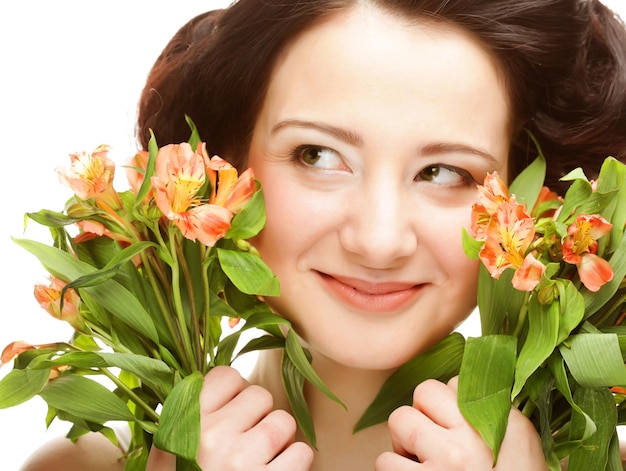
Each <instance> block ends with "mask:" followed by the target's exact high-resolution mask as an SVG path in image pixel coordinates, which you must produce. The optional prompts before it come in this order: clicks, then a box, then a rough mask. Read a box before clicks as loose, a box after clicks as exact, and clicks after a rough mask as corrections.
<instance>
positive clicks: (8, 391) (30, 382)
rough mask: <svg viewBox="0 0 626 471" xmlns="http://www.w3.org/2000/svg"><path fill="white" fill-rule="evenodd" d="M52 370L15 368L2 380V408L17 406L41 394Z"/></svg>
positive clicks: (0, 406) (0, 381)
mask: <svg viewBox="0 0 626 471" xmlns="http://www.w3.org/2000/svg"><path fill="white" fill-rule="evenodd" d="M48 376H50V370H49V369H47V370H31V369H25V370H16V369H13V370H11V371H10V372H9V373H7V375H6V376H5V377H4V378H2V380H0V409H6V408H8V407H13V406H17V405H18V404H22V403H23V402H26V401H28V400H29V399H30V398H32V397H33V396H36V395H37V394H39V392H40V391H41V390H42V388H43V387H44V386H45V384H46V381H48Z"/></svg>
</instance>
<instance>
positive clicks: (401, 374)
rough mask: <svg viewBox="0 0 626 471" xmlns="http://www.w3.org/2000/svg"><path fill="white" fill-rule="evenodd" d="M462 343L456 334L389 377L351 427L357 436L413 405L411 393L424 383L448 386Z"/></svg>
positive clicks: (456, 366)
mask: <svg viewBox="0 0 626 471" xmlns="http://www.w3.org/2000/svg"><path fill="white" fill-rule="evenodd" d="M464 347H465V339H464V338H463V336H462V335H461V334H459V333H458V332H454V333H452V334H450V335H448V336H447V337H446V338H444V339H443V340H442V341H441V342H439V343H438V344H437V345H435V346H434V347H433V348H431V349H430V350H428V351H427V352H425V353H422V354H421V355H417V356H416V357H414V358H412V359H411V360H409V361H408V362H406V363H405V364H404V365H402V366H401V367H400V368H398V369H397V370H396V372H395V373H394V374H392V375H391V376H390V377H389V378H388V379H387V381H385V384H383V387H382V388H381V389H380V391H379V392H378V394H377V396H376V397H375V398H374V400H373V401H372V403H371V404H370V405H369V406H368V408H367V409H366V410H365V412H364V413H363V415H362V416H361V418H360V419H359V421H358V422H357V424H356V425H355V427H354V432H355V433H356V432H358V431H360V430H363V429H365V428H367V427H371V426H372V425H376V424H379V423H381V422H385V421H386V420H387V419H388V418H389V415H390V414H391V413H392V412H393V411H394V410H395V409H397V408H398V407H400V406H404V405H410V404H412V403H413V390H414V389H415V387H416V386H417V385H418V384H420V383H421V382H423V381H425V380H427V379H438V380H439V381H444V382H447V381H448V380H450V378H452V377H453V376H456V375H457V374H458V373H459V369H460V368H461V358H462V356H463V349H464Z"/></svg>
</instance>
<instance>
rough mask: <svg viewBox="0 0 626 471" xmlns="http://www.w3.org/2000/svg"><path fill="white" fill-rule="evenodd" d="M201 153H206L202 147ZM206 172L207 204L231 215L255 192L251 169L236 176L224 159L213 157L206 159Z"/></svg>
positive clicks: (234, 169) (239, 209) (233, 169)
mask: <svg viewBox="0 0 626 471" xmlns="http://www.w3.org/2000/svg"><path fill="white" fill-rule="evenodd" d="M203 146H204V144H203ZM203 151H204V152H206V151H205V150H204V147H203ZM206 170H207V176H208V178H209V181H210V182H211V197H210V199H209V202H210V203H212V204H217V205H220V206H224V207H225V208H228V209H229V210H230V211H231V212H233V213H237V212H239V211H241V208H243V207H244V206H245V205H246V203H247V202H248V201H250V198H252V195H253V194H254V192H255V191H256V184H255V182H254V173H253V172H252V169H248V170H246V171H245V172H244V173H242V174H241V175H240V176H237V169H236V168H235V167H233V166H232V165H231V164H229V163H228V162H227V161H225V160H224V159H222V158H220V157H218V156H213V157H212V158H211V159H210V160H209V159H207V169H206Z"/></svg>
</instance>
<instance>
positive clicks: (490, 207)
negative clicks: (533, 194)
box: [471, 172, 515, 240]
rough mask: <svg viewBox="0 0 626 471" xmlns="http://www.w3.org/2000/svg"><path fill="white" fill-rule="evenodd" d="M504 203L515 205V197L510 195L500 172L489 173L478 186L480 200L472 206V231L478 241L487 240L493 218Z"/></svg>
mask: <svg viewBox="0 0 626 471" xmlns="http://www.w3.org/2000/svg"><path fill="white" fill-rule="evenodd" d="M502 203H515V196H510V195H509V189H508V188H507V186H506V184H505V183H504V181H503V180H502V179H501V178H500V176H499V175H498V172H493V173H489V174H487V176H486V177H485V180H484V183H483V184H482V185H478V200H477V201H476V203H474V205H473V206H472V223H471V230H472V232H473V235H474V237H475V238H476V239H477V240H485V239H486V237H487V231H488V227H489V222H490V220H491V217H492V216H493V215H495V214H496V212H497V210H498V207H499V206H500V205H501V204H502Z"/></svg>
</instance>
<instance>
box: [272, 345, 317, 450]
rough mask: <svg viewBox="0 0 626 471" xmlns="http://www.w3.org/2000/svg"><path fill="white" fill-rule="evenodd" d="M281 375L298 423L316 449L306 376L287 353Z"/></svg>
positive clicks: (284, 355) (283, 359)
mask: <svg viewBox="0 0 626 471" xmlns="http://www.w3.org/2000/svg"><path fill="white" fill-rule="evenodd" d="M281 374H282V380H283V387H284V389H285V393H286V394H287V399H288V400H289V405H290V406H291V410H292V412H293V415H294V417H295V419H296V422H297V423H298V426H299V427H300V430H302V433H303V434H304V436H305V438H306V439H307V441H308V442H309V444H310V445H311V446H312V447H313V448H316V447H317V439H316V436H315V427H314V425H313V419H312V418H311V413H310V412H309V407H308V405H307V402H306V399H305V397H304V375H303V374H302V373H300V371H299V370H298V368H296V366H295V365H294V363H293V361H291V359H290V358H289V355H287V354H286V352H283V355H282V362H281Z"/></svg>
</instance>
